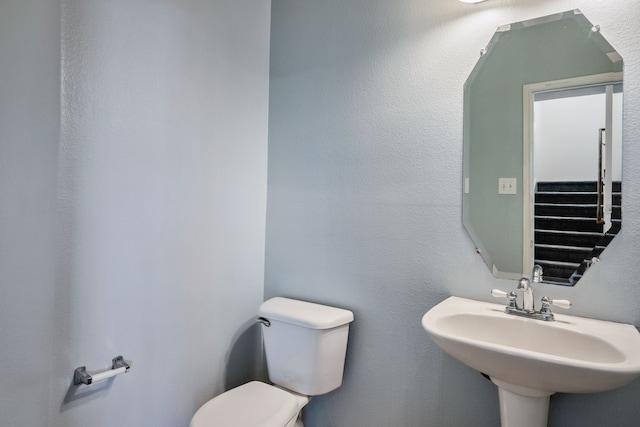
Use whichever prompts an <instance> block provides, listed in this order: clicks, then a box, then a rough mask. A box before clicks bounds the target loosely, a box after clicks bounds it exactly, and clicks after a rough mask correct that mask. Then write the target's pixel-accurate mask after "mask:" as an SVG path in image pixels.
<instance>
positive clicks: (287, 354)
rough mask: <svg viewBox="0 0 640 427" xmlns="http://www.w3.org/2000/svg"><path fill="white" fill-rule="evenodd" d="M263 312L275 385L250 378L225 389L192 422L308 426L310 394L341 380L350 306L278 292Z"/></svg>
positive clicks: (199, 425) (205, 426) (229, 426)
mask: <svg viewBox="0 0 640 427" xmlns="http://www.w3.org/2000/svg"><path fill="white" fill-rule="evenodd" d="M258 314H259V316H260V317H258V320H259V321H260V322H261V323H262V332H263V341H264V351H265V356H266V360H267V372H268V375H269V379H270V381H272V382H273V383H274V385H270V384H266V383H263V382H260V381H251V382H249V383H246V384H244V385H241V386H239V387H236V388H233V389H231V390H229V391H226V392H225V393H222V394H220V395H218V396H216V397H214V398H213V399H211V400H209V401H208V402H206V403H205V404H204V405H203V406H202V407H200V409H198V411H197V412H196V413H195V415H194V416H193V418H192V419H191V423H190V424H189V426H190V427H304V426H303V422H302V416H301V414H302V408H304V406H305V405H306V404H307V403H309V401H310V400H311V396H316V395H320V394H325V393H328V392H330V391H332V390H335V389H336V388H338V387H340V386H341V385H342V376H343V372H344V361H345V355H346V350H347V338H348V333H349V323H351V322H352V321H353V313H352V312H351V311H349V310H344V309H341V308H336V307H329V306H326V305H321V304H315V303H310V302H306V301H298V300H294V299H289V298H282V297H276V298H271V299H270V300H268V301H265V302H264V303H263V304H262V305H261V306H260V310H259V311H258Z"/></svg>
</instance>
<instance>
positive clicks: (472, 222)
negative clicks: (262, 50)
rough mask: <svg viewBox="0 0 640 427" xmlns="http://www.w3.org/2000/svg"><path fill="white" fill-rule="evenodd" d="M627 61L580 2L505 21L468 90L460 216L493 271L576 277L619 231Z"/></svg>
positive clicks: (564, 280)
mask: <svg viewBox="0 0 640 427" xmlns="http://www.w3.org/2000/svg"><path fill="white" fill-rule="evenodd" d="M622 65H623V64H622V58H621V57H620V55H619V54H618V53H617V52H616V51H615V50H614V49H613V48H612V47H611V45H610V44H609V43H608V42H607V41H606V40H605V39H604V38H603V37H602V35H601V34H600V32H599V29H598V28H597V27H595V26H593V25H592V24H591V23H590V22H589V21H588V20H587V19H586V18H585V17H584V15H582V13H581V12H580V11H579V10H573V11H569V12H564V13H560V14H556V15H552V16H547V17H543V18H537V19H534V20H530V21H524V22H519V23H514V24H509V25H503V26H501V27H499V28H498V29H497V31H496V33H495V34H494V36H493V38H492V39H491V41H490V43H489V45H488V46H487V48H486V49H485V50H484V53H483V55H482V56H481V58H480V60H479V61H478V63H477V64H476V66H475V67H474V69H473V71H472V72H471V75H470V76H469V78H468V80H467V82H466V83H465V88H464V162H463V165H464V166H463V168H464V170H463V177H464V183H463V184H464V192H463V223H464V225H465V228H466V229H467V231H468V233H469V235H470V236H471V238H472V240H473V241H474V243H475V244H476V246H477V248H478V252H479V253H480V255H481V256H482V258H483V259H484V261H485V262H486V263H487V265H488V267H489V268H490V269H491V271H492V272H493V274H494V275H495V276H496V277H502V278H520V277H521V276H528V275H529V272H531V270H532V267H533V265H534V264H538V265H541V266H542V268H543V282H547V283H554V284H562V285H574V284H575V283H577V281H578V280H579V279H580V278H581V277H582V275H583V274H584V273H585V272H586V270H587V269H588V268H589V267H591V266H592V265H593V264H594V263H595V262H597V260H598V257H599V256H600V253H601V252H602V251H603V250H604V249H605V248H606V246H607V245H608V244H609V242H610V241H611V240H612V239H613V238H614V237H615V235H616V234H617V232H618V231H619V230H620V227H621V215H620V200H621V186H622V183H621V151H622V150H621V146H622V137H621V135H622Z"/></svg>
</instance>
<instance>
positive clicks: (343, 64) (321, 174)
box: [265, 0, 640, 427]
mask: <svg viewBox="0 0 640 427" xmlns="http://www.w3.org/2000/svg"><path fill="white" fill-rule="evenodd" d="M576 7H579V8H581V9H582V11H583V12H584V13H585V15H586V16H587V18H588V19H589V20H591V21H592V22H594V23H595V24H599V25H600V26H601V28H602V33H603V35H604V36H605V38H606V39H607V40H608V41H609V42H610V43H611V44H612V45H613V46H614V47H615V48H616V49H617V50H618V52H620V54H621V55H622V56H623V58H624V61H625V83H624V85H625V87H624V90H625V94H624V108H625V111H624V123H625V125H624V126H625V129H624V149H623V151H624V152H623V156H624V159H623V180H624V186H625V190H624V191H625V193H624V194H625V196H624V197H625V198H624V200H623V207H622V209H623V217H624V226H623V230H622V232H621V234H620V235H619V236H618V237H617V238H616V239H615V240H614V242H613V244H612V245H611V246H610V247H609V248H608V249H607V251H606V252H605V254H604V256H603V257H602V260H601V262H600V264H599V265H598V266H597V267H596V268H594V269H592V270H591V271H590V272H589V273H588V274H587V275H586V276H585V277H584V278H583V279H582V280H581V281H580V283H579V284H578V286H577V287H576V288H574V289H568V288H560V287H551V286H549V285H542V286H540V287H538V288H537V289H536V291H537V293H538V296H542V293H545V294H549V295H550V296H551V297H556V298H568V299H571V300H572V301H573V303H574V308H573V309H572V311H573V312H574V314H577V315H587V316H594V317H598V318H605V319H612V320H620V321H625V322H630V323H635V324H636V325H640V287H638V286H637V271H636V269H635V265H636V264H637V259H638V257H639V256H640V244H639V240H638V235H639V233H640V209H639V208H640V179H638V177H637V174H636V173H635V172H634V171H636V170H637V169H638V167H639V166H640V144H639V142H640V141H639V138H640V137H639V135H640V119H639V117H640V44H639V43H638V31H637V22H638V21H639V20H640V5H639V4H638V2H637V1H635V0H621V1H618V2H616V4H615V7H612V5H611V3H610V2H605V1H601V0H584V1H580V2H574V1H569V0H558V1H546V0H526V1H525V0H493V1H488V2H485V3H481V4H478V5H465V4H462V3H459V2H457V1H450V0H434V1H430V2H423V1H417V0H373V1H370V0H367V1H365V0H348V1H344V0H342V1H336V0H328V1H322V2H318V1H314V0H273V2H272V33H271V36H272V39H271V76H270V79H271V84H270V111H269V178H268V203H267V248H266V277H265V281H266V284H265V294H266V295H265V296H266V297H269V296H273V295H285V296H292V297H298V298H302V299H307V300H313V301H318V302H323V303H328V304H334V305H337V306H341V307H346V308H349V309H351V310H353V311H354V313H355V322H354V323H353V324H352V333H351V336H350V342H349V350H348V355H347V365H346V372H345V378H344V384H343V386H342V388H340V389H339V390H337V391H335V392H333V393H331V394H328V395H325V396H321V397H318V398H315V399H314V400H312V401H311V403H310V404H309V406H308V408H307V413H306V424H305V425H306V426H307V427H347V426H348V427H388V426H398V427H412V426H415V427H418V426H421V427H424V426H434V427H436V426H448V427H449V426H461V427H463V426H490V425H498V424H499V421H498V420H499V411H498V398H497V389H496V387H495V386H494V385H493V384H492V383H490V382H489V381H487V380H485V379H484V378H482V377H481V376H480V375H479V374H478V373H477V372H474V371H473V370H471V369H469V368H467V367H465V366H464V365H462V364H460V363H458V362H457V361H455V360H453V359H452V358H450V357H449V356H447V355H445V354H444V353H443V352H442V351H440V350H439V349H438V348H437V347H436V345H435V344H434V343H432V342H431V341H430V340H429V338H428V337H427V335H426V333H425V332H424V331H423V330H422V327H421V325H420V318H421V317H422V315H423V314H424V313H425V312H426V311H427V310H428V309H429V308H430V307H432V306H433V305H434V304H436V303H438V302H440V301H442V300H443V299H445V298H446V297H447V296H449V295H458V296H463V297H472V298H478V299H483V300H489V299H490V297H489V290H490V289H491V288H493V287H499V288H503V289H512V288H514V287H515V282H513V281H507V280H499V279H495V278H493V277H492V276H491V274H490V273H489V271H488V269H487V267H486V266H485V265H484V263H483V262H482V260H481V259H480V258H479V257H478V256H477V255H476V254H475V252H474V246H473V244H472V243H471V241H470V239H469V237H468V236H467V234H466V233H465V231H464V229H463V227H462V223H461V197H462V194H461V187H462V185H461V182H462V98H463V96H462V87H463V83H464V81H465V80H466V78H467V76H468V75H469V73H470V71H471V69H472V68H473V66H474V64H475V63H476V61H477V59H478V55H479V50H480V49H481V48H482V47H484V45H485V44H486V43H487V42H488V41H489V39H490V38H491V35H492V34H493V32H494V30H495V28H496V27H497V26H498V25H500V24H504V23H509V22H516V21H521V20H525V19H530V18H533V17H536V16H542V15H548V14H551V13H555V12H560V11H564V10H569V9H573V8H576ZM639 396H640V382H635V383H633V384H631V385H629V386H626V387H624V388H621V389H619V390H616V391H612V392H607V393H599V394H593V395H555V396H553V397H552V398H551V410H550V422H549V424H550V425H551V426H563V427H565V426H581V427H584V426H594V427H595V426H603V425H616V426H634V425H636V424H637V422H638V421H637V420H638V419H640V407H638V405H637V400H638V397H639Z"/></svg>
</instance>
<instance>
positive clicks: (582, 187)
mask: <svg viewBox="0 0 640 427" xmlns="http://www.w3.org/2000/svg"><path fill="white" fill-rule="evenodd" d="M597 199H598V194H597V186H596V182H595V181H591V182H585V181H579V182H572V181H562V182H538V184H537V186H536V192H535V207H534V215H535V219H534V242H535V245H534V260H535V263H536V264H540V265H541V266H542V268H543V271H544V281H545V282H553V283H557V284H562V285H568V286H572V285H575V283H576V282H577V281H578V280H579V279H580V278H581V277H582V275H583V274H584V272H585V271H586V270H587V269H588V268H589V266H590V265H591V264H592V262H593V259H594V258H598V257H599V256H600V253H601V252H602V251H603V250H604V249H605V248H606V247H607V245H608V244H609V242H611V240H612V239H613V238H614V237H615V235H616V234H617V233H618V232H619V231H620V227H621V210H620V201H621V184H620V182H619V181H618V182H614V183H613V202H612V205H613V206H612V207H613V211H612V215H611V216H612V226H611V228H610V229H609V230H608V231H607V232H606V233H603V225H601V224H598V223H597V222H596V205H597Z"/></svg>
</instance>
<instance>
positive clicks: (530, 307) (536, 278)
mask: <svg viewBox="0 0 640 427" xmlns="http://www.w3.org/2000/svg"><path fill="white" fill-rule="evenodd" d="M541 281H542V267H541V266H539V265H538V264H536V265H534V266H533V270H532V271H531V279H528V278H526V277H523V278H522V279H520V281H519V282H518V287H517V289H516V290H518V291H520V292H522V309H523V310H524V311H526V312H528V313H533V312H535V311H536V308H535V305H534V302H533V288H532V287H531V283H532V282H533V283H540V282H541Z"/></svg>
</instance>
